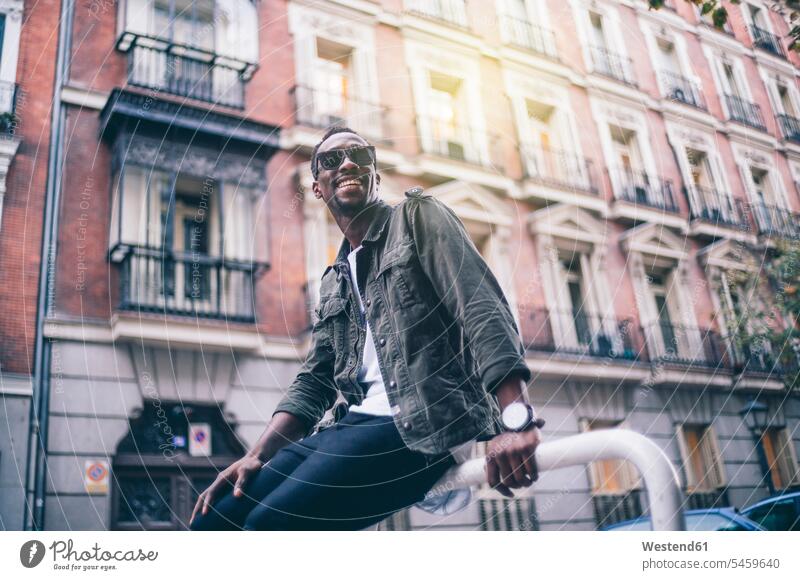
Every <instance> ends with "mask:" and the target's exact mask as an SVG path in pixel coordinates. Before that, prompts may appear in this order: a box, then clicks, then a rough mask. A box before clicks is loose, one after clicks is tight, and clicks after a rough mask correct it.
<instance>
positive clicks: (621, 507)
mask: <svg viewBox="0 0 800 580" xmlns="http://www.w3.org/2000/svg"><path fill="white" fill-rule="evenodd" d="M642 495H644V494H643V492H642V491H641V490H639V489H632V490H630V491H627V492H624V493H620V494H602V493H596V494H594V495H593V496H592V503H593V504H594V513H595V521H596V523H597V527H598V528H602V527H605V526H610V525H612V524H616V523H618V522H623V521H625V520H631V519H634V518H638V517H639V516H641V515H643V514H644V509H643V507H644V506H643V505H642Z"/></svg>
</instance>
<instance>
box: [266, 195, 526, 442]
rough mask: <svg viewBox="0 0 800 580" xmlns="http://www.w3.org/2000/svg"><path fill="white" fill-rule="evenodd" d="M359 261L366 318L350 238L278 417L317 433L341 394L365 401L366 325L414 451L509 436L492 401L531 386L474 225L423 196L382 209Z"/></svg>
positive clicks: (329, 275) (332, 270) (328, 277)
mask: <svg viewBox="0 0 800 580" xmlns="http://www.w3.org/2000/svg"><path fill="white" fill-rule="evenodd" d="M369 211H373V212H374V215H373V221H372V223H371V225H370V227H369V229H368V231H367V233H366V235H365V236H364V240H363V242H362V246H363V249H362V250H361V251H359V253H358V254H357V258H358V263H357V268H356V271H357V272H358V282H359V284H358V286H359V288H360V289H361V292H362V294H361V296H362V300H363V303H364V307H365V309H366V317H365V318H366V321H362V320H361V318H362V317H361V315H360V310H359V308H358V303H357V302H356V301H355V296H354V295H353V285H352V283H351V280H350V272H349V263H348V261H347V255H348V253H349V252H350V244H349V242H348V241H347V239H346V238H345V239H344V240H343V242H342V245H341V247H340V249H339V254H338V256H337V258H336V261H335V263H334V264H333V265H332V266H329V267H328V268H327V269H326V270H325V273H324V274H323V276H322V283H321V287H320V302H319V306H318V307H317V309H316V311H315V312H316V322H315V323H314V326H313V331H312V335H311V347H310V349H309V352H308V355H307V358H306V360H305V362H304V363H303V366H302V368H301V369H300V372H299V373H298V375H297V378H296V379H295V380H294V382H293V384H292V385H291V386H290V388H289V389H288V391H287V393H286V395H285V396H284V397H283V399H282V401H281V402H280V403H279V404H278V407H277V408H276V410H275V412H276V413H277V412H279V411H285V412H289V413H291V414H293V415H295V416H297V417H299V418H301V419H303V420H304V421H305V422H306V423H307V424H308V427H309V429H311V428H312V427H313V426H314V425H316V423H317V422H318V421H319V420H320V419H321V418H322V416H323V415H324V413H325V411H326V410H328V409H329V408H331V407H332V406H333V404H334V402H335V401H336V399H337V395H338V393H339V392H341V394H342V395H343V396H344V398H345V399H347V401H348V402H349V403H350V404H357V403H359V402H361V401H362V400H363V398H364V390H363V389H362V387H361V386H360V384H359V382H358V381H357V379H356V376H357V374H358V370H359V368H360V367H361V362H362V358H361V357H362V354H363V351H364V341H365V339H366V326H365V324H369V325H370V328H371V330H372V335H373V339H374V341H375V347H376V350H377V353H378V362H379V366H380V370H381V375H382V376H383V380H384V384H385V386H386V394H387V396H388V398H389V404H390V405H391V409H392V413H393V416H394V421H395V424H396V425H397V428H398V430H399V431H400V434H401V436H402V438H403V440H404V441H405V443H406V445H407V446H408V447H409V448H411V449H414V450H417V451H420V452H423V453H427V454H440V453H444V452H446V451H447V450H448V449H449V448H451V447H453V446H454V445H458V444H460V443H463V442H466V441H469V440H473V439H476V438H478V437H480V436H484V437H485V436H489V435H492V434H495V433H497V432H498V431H499V423H498V414H499V413H498V406H497V403H496V400H495V398H494V397H493V396H490V394H491V393H492V392H493V391H494V389H495V388H496V387H497V386H498V385H499V384H500V383H501V382H502V381H503V380H504V379H505V378H507V377H509V376H512V375H515V376H520V377H521V378H523V379H524V380H525V381H526V382H527V381H528V380H530V376H531V373H530V370H529V369H528V367H527V366H526V364H525V357H524V350H523V346H522V341H521V339H520V336H519V332H518V330H517V327H516V324H515V322H514V318H513V316H512V313H511V309H510V308H509V305H508V302H507V301H506V298H505V296H504V295H503V291H502V290H501V289H500V285H499V284H498V283H497V280H496V279H495V277H494V275H493V274H492V273H491V271H490V270H489V268H488V266H487V265H486V262H484V260H483V258H482V257H481V256H480V254H479V253H478V251H477V249H476V248H475V245H474V244H473V243H472V241H471V240H470V238H469V235H468V234H467V232H466V230H465V229H464V225H463V224H462V223H461V221H460V220H459V219H458V217H456V215H455V214H454V213H453V211H452V210H451V209H450V208H448V207H447V206H445V205H444V204H443V203H442V202H440V201H438V200H437V199H435V198H433V197H431V196H430V195H427V194H423V193H422V189H421V188H413V189H411V190H409V191H407V192H406V199H405V200H403V202H402V203H400V204H399V205H397V206H395V207H392V206H389V205H387V204H386V203H385V202H383V201H379V202H378V203H377V204H376V205H375V206H374V208H373V209H371V210H369Z"/></svg>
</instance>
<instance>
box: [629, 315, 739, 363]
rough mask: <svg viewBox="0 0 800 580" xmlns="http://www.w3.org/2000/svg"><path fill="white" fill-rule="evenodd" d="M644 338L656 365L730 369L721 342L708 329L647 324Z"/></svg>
mask: <svg viewBox="0 0 800 580" xmlns="http://www.w3.org/2000/svg"><path fill="white" fill-rule="evenodd" d="M644 335H645V340H646V341H647V350H648V352H649V354H650V360H651V361H653V362H658V361H661V362H669V363H676V364H683V365H688V366H703V367H714V368H728V367H729V361H728V359H727V357H726V356H725V348H724V346H723V343H722V339H721V338H720V336H719V334H717V333H716V332H714V331H713V330H709V329H708V328H698V327H693V326H686V325H683V324H673V323H668V322H660V321H659V322H655V323H652V324H648V325H645V326H644Z"/></svg>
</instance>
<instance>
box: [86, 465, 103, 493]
mask: <svg viewBox="0 0 800 580" xmlns="http://www.w3.org/2000/svg"><path fill="white" fill-rule="evenodd" d="M83 487H84V489H85V490H86V493H89V494H97V495H105V494H107V493H108V461H105V460H102V459H87V460H86V461H85V462H84V465H83Z"/></svg>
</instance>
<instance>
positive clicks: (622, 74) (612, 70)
mask: <svg viewBox="0 0 800 580" xmlns="http://www.w3.org/2000/svg"><path fill="white" fill-rule="evenodd" d="M589 50H590V51H591V54H592V67H593V69H594V72H596V73H597V74H601V75H603V76H606V77H610V78H612V79H614V80H617V81H620V82H622V83H625V84H626V85H630V86H636V80H635V78H634V76H633V72H632V71H633V61H632V60H631V59H630V58H628V57H627V56H623V55H621V54H617V53H616V52H612V51H610V50H608V49H607V48H605V47H604V46H591V47H589Z"/></svg>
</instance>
